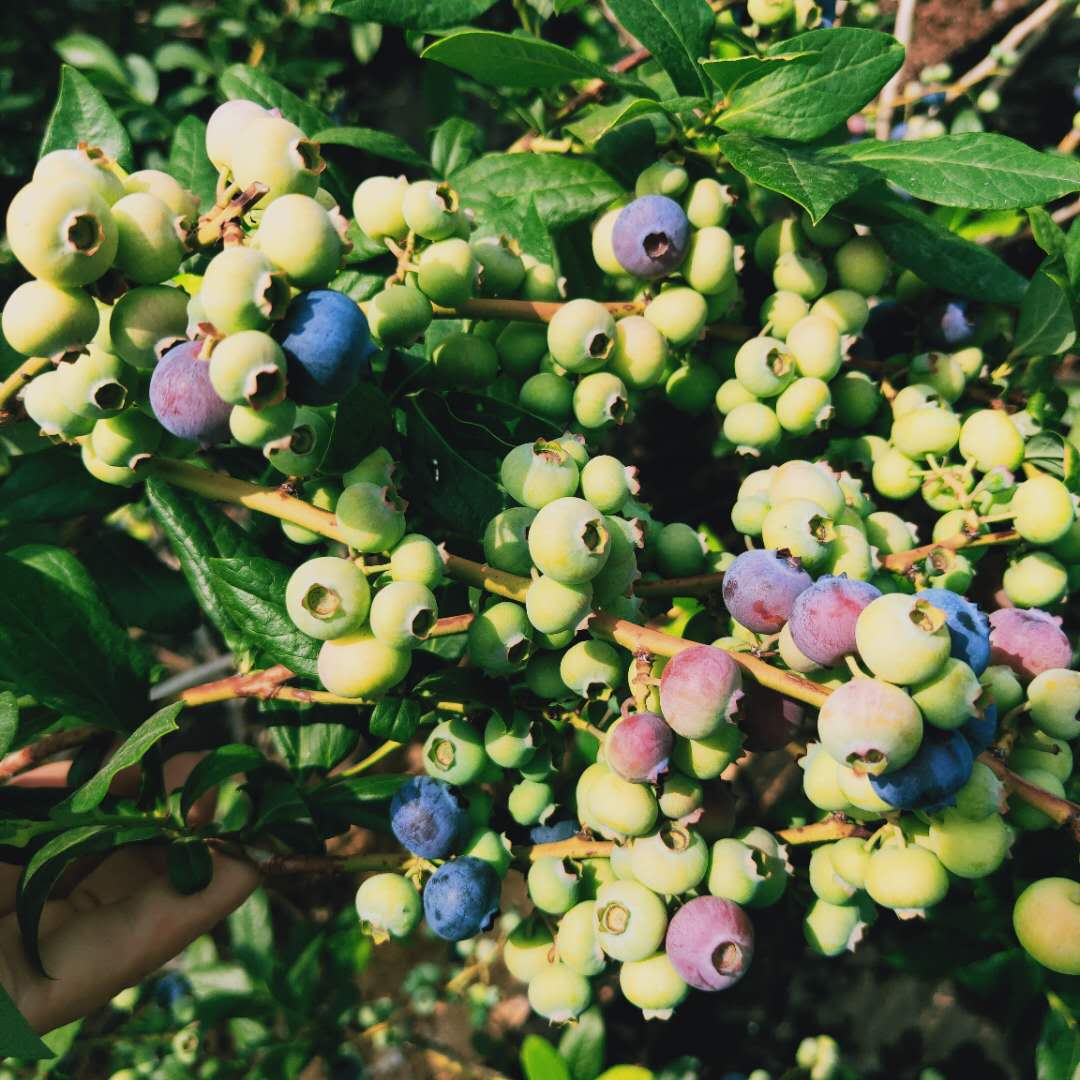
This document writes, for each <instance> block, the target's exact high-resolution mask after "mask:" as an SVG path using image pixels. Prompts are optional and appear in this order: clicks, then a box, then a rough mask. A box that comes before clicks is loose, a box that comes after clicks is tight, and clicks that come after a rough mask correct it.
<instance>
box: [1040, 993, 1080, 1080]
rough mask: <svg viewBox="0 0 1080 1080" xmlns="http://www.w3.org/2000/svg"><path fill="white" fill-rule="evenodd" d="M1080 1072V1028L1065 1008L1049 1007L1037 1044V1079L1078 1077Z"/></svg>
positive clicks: (1062, 1079)
mask: <svg viewBox="0 0 1080 1080" xmlns="http://www.w3.org/2000/svg"><path fill="white" fill-rule="evenodd" d="M1078 1072H1080V1028H1078V1027H1077V1023H1076V1018H1075V1017H1074V1016H1072V1015H1070V1014H1069V1013H1068V1012H1067V1011H1065V1010H1064V1008H1062V1009H1056V1008H1050V1009H1047V1011H1046V1019H1045V1020H1044V1021H1043V1026H1042V1031H1041V1032H1040V1033H1039V1042H1038V1044H1037V1045H1036V1047H1035V1077H1036V1080H1076V1076H1077V1073H1078Z"/></svg>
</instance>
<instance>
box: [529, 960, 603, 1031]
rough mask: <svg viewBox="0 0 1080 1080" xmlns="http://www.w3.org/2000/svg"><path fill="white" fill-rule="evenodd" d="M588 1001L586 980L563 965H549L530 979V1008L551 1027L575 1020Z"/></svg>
mask: <svg viewBox="0 0 1080 1080" xmlns="http://www.w3.org/2000/svg"><path fill="white" fill-rule="evenodd" d="M591 1001H592V989H591V988H590V986H589V980H588V979H586V978H585V976H584V975H579V974H578V973H577V972H576V971H571V970H570V968H568V967H567V966H566V965H565V964H559V963H555V964H552V965H550V966H549V967H546V968H544V969H543V970H542V971H540V972H538V973H537V974H536V975H534V976H533V977H532V978H531V979H530V980H529V1005H530V1007H531V1008H532V1010H533V1012H535V1013H538V1014H539V1015H540V1016H542V1017H544V1019H545V1020H550V1021H551V1022H552V1023H553V1024H565V1023H567V1022H569V1021H570V1020H575V1019H577V1017H579V1016H580V1015H581V1014H582V1013H583V1012H584V1011H585V1010H586V1009H587V1008H588V1007H589V1003H590V1002H591Z"/></svg>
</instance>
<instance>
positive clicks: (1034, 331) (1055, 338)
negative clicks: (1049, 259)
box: [1010, 267, 1076, 356]
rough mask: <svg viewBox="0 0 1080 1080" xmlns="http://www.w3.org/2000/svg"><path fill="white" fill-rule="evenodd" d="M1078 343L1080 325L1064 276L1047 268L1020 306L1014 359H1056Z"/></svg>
mask: <svg viewBox="0 0 1080 1080" xmlns="http://www.w3.org/2000/svg"><path fill="white" fill-rule="evenodd" d="M1074 341H1076V323H1075V320H1074V319H1073V313H1072V304H1071V302H1070V300H1069V294H1068V291H1067V289H1066V283H1065V280H1064V278H1063V276H1062V275H1061V274H1060V273H1058V272H1056V271H1052V270H1048V269H1046V268H1045V267H1044V268H1043V269H1040V270H1039V271H1038V273H1037V274H1036V275H1035V276H1034V277H1033V278H1032V279H1031V284H1030V285H1028V287H1027V292H1025V293H1024V299H1023V301H1022V302H1021V304H1020V318H1019V319H1018V320H1017V323H1016V337H1015V338H1014V340H1013V347H1012V353H1011V354H1010V355H1012V356H1056V355H1057V354H1058V353H1063V352H1065V350H1066V349H1069V348H1071V346H1072V344H1073V342H1074Z"/></svg>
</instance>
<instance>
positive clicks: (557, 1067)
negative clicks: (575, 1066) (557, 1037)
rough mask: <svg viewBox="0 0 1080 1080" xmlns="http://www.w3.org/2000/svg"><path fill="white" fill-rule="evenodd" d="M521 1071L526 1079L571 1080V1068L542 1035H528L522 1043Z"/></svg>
mask: <svg viewBox="0 0 1080 1080" xmlns="http://www.w3.org/2000/svg"><path fill="white" fill-rule="evenodd" d="M521 1071H522V1072H523V1073H524V1074H525V1080H570V1070H569V1069H568V1068H567V1067H566V1062H565V1061H563V1059H562V1058H561V1057H560V1056H559V1051H558V1050H556V1049H555V1047H554V1046H552V1045H551V1043H549V1042H548V1041H547V1039H545V1038H543V1037H542V1036H540V1035H526V1036H525V1041H524V1042H523V1043H522V1044H521Z"/></svg>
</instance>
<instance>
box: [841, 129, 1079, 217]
mask: <svg viewBox="0 0 1080 1080" xmlns="http://www.w3.org/2000/svg"><path fill="white" fill-rule="evenodd" d="M830 153H831V154H833V155H834V156H836V157H837V158H840V159H842V160H845V161H858V162H861V163H862V164H863V165H867V166H869V167H870V168H872V169H874V170H876V171H877V172H879V173H881V175H882V176H884V177H886V178H887V179H888V180H891V181H892V182H893V183H894V184H896V185H898V186H899V187H901V188H903V189H904V190H905V191H907V192H909V193H910V194H912V195H914V196H915V197H916V198H917V199H925V200H926V201H927V202H932V203H938V204H939V205H941V206H963V207H968V208H969V209H972V210H1009V209H1012V208H1014V207H1025V206H1034V205H1036V204H1037V203H1044V202H1050V201H1051V200H1053V199H1058V198H1060V197H1061V196H1062V195H1067V194H1068V193H1069V192H1070V191H1077V190H1080V161H1076V160H1075V159H1073V158H1067V157H1064V156H1062V155H1060V154H1042V153H1040V152H1039V151H1038V150H1033V149H1032V148H1031V147H1030V146H1025V145H1024V144H1023V143H1022V142H1018V141H1017V140H1016V139H1010V138H1008V137H1007V136H1005V135H991V134H988V133H986V132H974V133H970V134H967V135H941V136H939V137H938V138H936V139H905V140H899V141H895V142H878V141H877V140H876V139H863V140H860V141H859V142H853V143H847V144H846V145H844V146H837V147H834V148H833V149H832V150H831V151H830Z"/></svg>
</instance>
